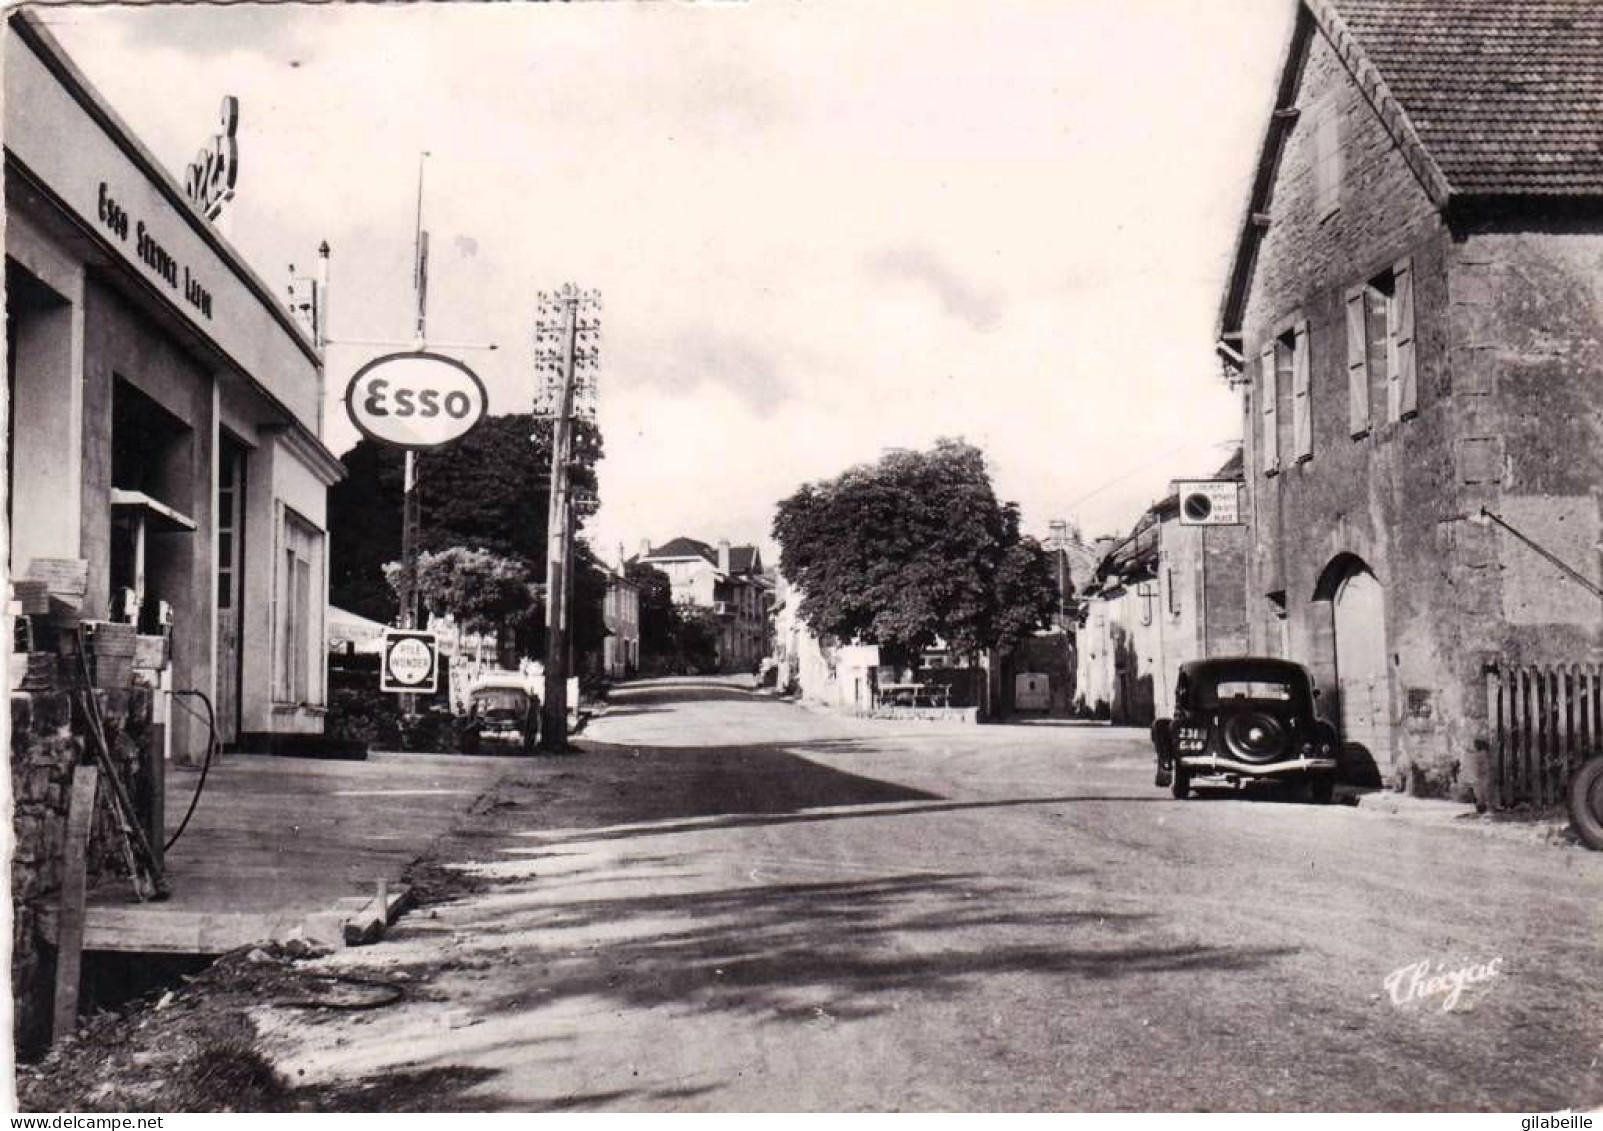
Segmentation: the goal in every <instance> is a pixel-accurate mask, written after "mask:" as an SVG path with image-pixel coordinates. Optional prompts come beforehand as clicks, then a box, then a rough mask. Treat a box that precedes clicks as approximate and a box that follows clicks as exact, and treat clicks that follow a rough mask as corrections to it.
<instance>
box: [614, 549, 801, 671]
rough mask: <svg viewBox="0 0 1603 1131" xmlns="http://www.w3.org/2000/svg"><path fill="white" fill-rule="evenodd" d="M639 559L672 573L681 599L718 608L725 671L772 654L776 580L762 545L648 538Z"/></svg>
mask: <svg viewBox="0 0 1603 1131" xmlns="http://www.w3.org/2000/svg"><path fill="white" fill-rule="evenodd" d="M634 561H635V562H636V563H639V564H642V565H648V566H651V567H653V568H655V569H658V570H661V571H662V572H663V573H664V574H666V575H667V577H668V581H669V584H670V585H671V586H672V589H673V599H674V602H675V603H676V604H680V605H688V606H692V607H695V608H699V609H705V610H708V611H709V612H711V613H712V614H713V616H714V617H715V618H716V620H717V624H718V667H719V670H720V671H725V672H747V671H752V670H754V669H755V668H756V666H757V664H758V662H759V661H760V660H761V659H762V658H763V657H764V656H765V655H767V654H768V645H769V636H770V628H769V612H770V609H771V607H772V603H773V589H774V584H773V581H772V579H771V578H769V577H768V576H767V575H766V574H765V573H764V571H763V561H762V554H761V552H760V551H759V550H758V549H757V547H756V546H731V545H730V544H729V542H728V541H726V540H725V541H720V542H719V543H718V545H717V546H716V548H715V547H713V546H710V545H708V544H707V543H705V542H699V541H697V540H696V539H694V538H683V537H680V538H675V539H673V540H671V541H669V542H666V543H664V544H663V545H661V546H657V547H655V548H653V547H652V545H651V544H650V543H649V542H645V543H642V544H641V547H640V553H639V555H638V556H636V557H635V559H634Z"/></svg>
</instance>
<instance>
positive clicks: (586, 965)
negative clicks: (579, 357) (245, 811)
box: [18, 683, 1603, 1112]
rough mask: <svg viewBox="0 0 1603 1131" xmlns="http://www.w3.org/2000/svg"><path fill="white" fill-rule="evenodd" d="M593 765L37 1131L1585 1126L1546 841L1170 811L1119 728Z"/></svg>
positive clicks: (698, 722) (543, 768)
mask: <svg viewBox="0 0 1603 1131" xmlns="http://www.w3.org/2000/svg"><path fill="white" fill-rule="evenodd" d="M584 747H585V749H584V752H583V753H582V754H581V755H579V756H577V757H573V758H537V759H530V760H518V761H515V762H510V763H509V765H508V770H509V775H508V776H507V777H506V778H504V779H503V780H502V781H501V782H500V783H498V784H497V785H496V786H495V787H494V788H493V789H491V790H489V791H488V792H486V793H484V794H483V795H481V796H480V797H479V798H478V799H477V801H476V802H475V803H474V804H473V805H472V807H471V809H470V810H469V811H468V812H467V813H466V814H464V818H463V820H462V821H460V822H459V824H458V826H457V828H456V829H455V831H454V832H452V833H450V834H449V835H447V836H445V837H443V838H441V839H440V840H439V841H437V842H435V844H434V845H433V846H431V849H430V851H429V852H428V854H427V855H426V857H425V858H424V859H423V860H421V861H419V862H418V863H417V864H415V865H414V866H413V868H412V870H411V873H410V876H409V878H410V880H411V881H412V883H413V886H414V891H415V892H416V894H417V895H418V897H419V901H420V902H419V906H418V907H417V908H415V909H414V910H413V911H411V912H410V913H409V914H408V915H406V916H405V917H404V918H403V919H402V920H401V921H400V922H399V923H397V924H396V926H395V928H393V929H392V931H391V933H390V937H389V938H387V939H386V940H385V941H384V942H382V943H380V944H379V945H376V946H372V947H363V948H353V949H348V950H345V951H341V952H338V953H337V954H334V955H330V956H327V957H318V956H315V955H297V954H293V953H289V952H287V951H284V950H280V949H274V950H267V949H260V950H256V949H252V950H245V951H241V952H236V953H234V954H231V955H228V956H226V957H225V958H224V959H223V960H222V961H220V962H219V963H217V964H216V965H215V966H214V967H212V968H211V969H209V970H207V971H206V972H205V973H203V974H201V975H199V976H197V977H195V978H193V979H191V980H188V981H186V982H183V983H182V984H181V985H179V986H178V987H176V988H174V989H173V990H171V996H166V993H165V992H163V993H158V994H155V995H152V996H151V997H149V998H147V999H145V1000H144V1001H142V1002H141V1003H138V1006H137V1007H136V1008H130V1009H127V1010H124V1011H122V1012H120V1013H119V1014H117V1015H115V1016H113V1015H104V1016H97V1017H95V1018H93V1019H91V1020H90V1021H89V1022H88V1023H87V1024H86V1026H85V1027H84V1030H83V1032H82V1033H81V1034H80V1036H79V1037H78V1038H77V1039H76V1040H75V1041H73V1042H70V1043H67V1044H64V1045H63V1046H62V1047H60V1048H59V1049H57V1050H56V1051H55V1052H53V1053H52V1054H51V1055H50V1056H49V1057H48V1058H47V1059H46V1060H45V1061H43V1062H41V1063H40V1064H38V1065H32V1066H24V1067H23V1068H22V1069H21V1071H20V1072H19V1081H18V1084H19V1092H20V1099H21V1104H22V1107H23V1108H24V1109H25V1110H36V1111H37V1110H51V1111H58V1110H72V1111H85V1112H89V1111H224V1110H241V1111H278V1110H283V1111H375V1112H387V1111H399V1112H405V1111H458V1110H513V1111H557V1110H576V1109H609V1110H611V1109H634V1110H647V1111H666V1110H712V1111H735V1110H741V1111H749V1110H887V1109H901V1110H1039V1109H1047V1110H1062V1109H1093V1110H1107V1109H1145V1110H1152V1109H1171V1110H1198V1109H1202V1110H1231V1109H1245V1110H1286V1109H1304V1110H1377V1109H1378V1110H1460V1109H1465V1108H1469V1109H1487V1110H1551V1109H1553V1108H1555V1107H1559V1106H1582V1107H1584V1106H1590V1105H1594V1104H1596V1103H1597V1102H1599V1100H1600V1099H1603V1075H1600V1070H1599V1060H1598V1056H1599V1052H1600V1050H1603V1028H1600V1027H1599V1024H1598V1021H1597V1018H1598V1017H1599V1013H1598V1010H1597V1006H1598V1001H1599V998H1598V992H1599V991H1598V986H1597V980H1596V978H1595V967H1596V957H1597V937H1598V935H1597V929H1598V924H1599V919H1598V914H1599V913H1598V908H1599V907H1600V906H1603V898H1600V893H1603V872H1600V870H1599V868H1600V865H1603V859H1600V858H1599V857H1598V856H1597V855H1596V854H1594V853H1589V852H1586V851H1584V850H1580V849H1576V848H1573V847H1567V846H1561V845H1560V844H1554V843H1543V841H1544V840H1546V838H1547V834H1546V833H1544V832H1542V831H1540V826H1539V825H1520V824H1517V823H1510V822H1504V821H1492V820H1485V819H1475V818H1473V814H1470V815H1468V818H1466V814H1464V813H1462V812H1460V811H1459V810H1460V809H1462V807H1454V806H1449V805H1443V804H1440V803H1435V804H1432V803H1425V802H1412V801H1410V800H1407V799H1399V800H1396V801H1394V802H1389V803H1381V802H1375V801H1372V800H1371V799H1364V800H1363V801H1362V803H1360V804H1355V805H1338V806H1327V807H1310V806H1306V805H1298V804H1286V803H1278V802H1276V801H1274V800H1272V799H1265V800H1261V801H1253V800H1248V799H1242V798H1234V797H1229V796H1215V797H1204V798H1200V799H1194V800H1192V801H1189V802H1175V801H1173V800H1172V799H1170V798H1169V797H1168V796H1167V794H1166V792H1165V791H1161V790H1156V789H1154V788H1153V787H1152V781H1151V769H1150V750H1149V748H1148V747H1147V746H1146V743H1145V738H1144V736H1142V735H1139V734H1135V733H1133V732H1132V733H1130V734H1124V733H1121V732H1119V731H1117V730H1116V729H1110V728H1074V727H1066V728H1046V727H1017V728H1009V727H979V728H975V727H968V728H946V729H943V728H940V727H923V726H909V725H897V724H871V723H867V722H859V721H855V720H846V719H841V718H839V717H838V716H830V715H822V714H819V713H815V712H811V711H804V710H801V709H799V708H797V707H795V706H792V705H789V704H783V703H778V702H774V701H772V700H765V699H762V698H761V697H757V696H753V695H750V694H749V693H746V692H744V691H741V690H738V689H735V688H733V687H729V688H725V687H722V686H718V685H713V684H711V683H708V684H707V685H705V686H704V685H702V684H696V685H694V686H691V685H674V684H666V683H658V684H655V685H652V684H646V685H643V686H640V687H631V688H630V689H629V690H628V691H627V692H620V693H619V694H618V695H617V696H616V697H615V702H614V706H613V708H612V709H610V710H609V712H608V716H607V717H606V718H604V719H602V720H599V725H597V726H596V727H595V728H593V729H592V730H591V731H590V732H589V733H588V734H587V736H586V740H585V743H584ZM1388 806H1389V807H1388ZM1538 892H1540V895H1539V896H1538V895H1536V894H1535V893H1538ZM1426 959H1429V960H1431V961H1432V962H1437V963H1447V964H1449V965H1453V964H1456V963H1463V962H1480V963H1485V962H1489V961H1493V960H1496V961H1497V962H1498V964H1499V970H1500V973H1499V975H1498V977H1497V978H1496V979H1495V980H1493V981H1491V982H1488V983H1487V984H1485V985H1483V986H1477V987H1474V988H1473V993H1466V995H1465V1000H1464V1001H1463V1002H1462V1003H1460V1004H1459V1005H1458V1006H1456V1007H1455V1008H1453V1009H1452V1010H1445V1009H1443V1008H1442V1007H1441V1006H1440V1005H1439V1004H1438V1003H1436V1002H1435V1001H1431V1002H1406V1003H1401V1004H1399V1003H1396V1002H1394V1001H1393V1000H1389V999H1388V998H1387V996H1386V995H1387V990H1386V988H1385V979H1386V978H1387V976H1388V973H1389V972H1394V971H1396V970H1398V969H1399V968H1401V967H1404V966H1405V965H1406V964H1408V963H1411V962H1417V961H1421V960H1426ZM1454 968H1456V966H1455V967H1454ZM1287 1050H1296V1056H1295V1071H1294V1072H1293V1070H1292V1061H1289V1060H1288V1058H1287Z"/></svg>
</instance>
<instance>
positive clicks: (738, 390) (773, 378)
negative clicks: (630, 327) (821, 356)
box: [609, 327, 793, 417]
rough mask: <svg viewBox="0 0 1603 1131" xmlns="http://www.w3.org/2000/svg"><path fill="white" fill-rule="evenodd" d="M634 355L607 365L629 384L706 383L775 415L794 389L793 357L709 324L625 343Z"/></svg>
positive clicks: (684, 388) (693, 386)
mask: <svg viewBox="0 0 1603 1131" xmlns="http://www.w3.org/2000/svg"><path fill="white" fill-rule="evenodd" d="M624 348H625V349H629V350H630V356H627V357H622V358H620V359H619V360H618V362H617V364H616V365H614V366H609V369H611V370H613V371H614V372H616V373H618V374H619V380H620V381H622V382H623V383H624V384H625V386H626V387H634V388H639V387H649V388H652V389H654V390H657V391H660V392H663V393H667V394H670V395H673V396H675V397H681V398H683V397H690V396H694V395H696V394H697V393H698V391H700V390H702V389H703V388H705V387H708V386H711V387H713V388H717V389H723V390H727V391H728V392H729V393H731V394H732V395H733V396H735V397H736V398H737V399H738V400H739V401H740V402H742V403H743V404H744V405H746V406H747V407H748V408H749V409H750V410H752V411H753V412H755V413H756V414H757V415H759V416H764V417H766V416H771V415H772V414H773V413H774V411H775V410H776V409H778V408H779V406H780V405H782V404H784V403H785V401H787V400H788V399H789V398H790V397H791V395H792V392H793V383H792V378H791V375H790V363H789V362H788V361H787V359H786V358H784V357H783V356H781V351H780V350H778V349H777V348H775V347H773V346H772V345H765V344H759V343H758V342H757V341H755V340H751V339H748V338H745V337H742V336H741V335H739V334H732V333H728V332H726V331H721V330H716V329H709V328H706V327H700V328H695V329H691V330H684V331H681V332H679V333H676V334H672V335H671V336H668V337H666V338H659V339H655V340H651V341H648V342H637V343H632V346H625V347H624Z"/></svg>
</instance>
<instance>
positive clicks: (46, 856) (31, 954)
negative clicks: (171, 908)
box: [11, 657, 154, 1052]
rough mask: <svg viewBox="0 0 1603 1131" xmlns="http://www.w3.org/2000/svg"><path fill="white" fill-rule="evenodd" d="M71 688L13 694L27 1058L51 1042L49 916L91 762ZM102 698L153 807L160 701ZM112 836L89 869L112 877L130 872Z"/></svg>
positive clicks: (20, 1016)
mask: <svg viewBox="0 0 1603 1131" xmlns="http://www.w3.org/2000/svg"><path fill="white" fill-rule="evenodd" d="M19 659H20V657H19ZM58 682H59V681H58ZM66 686H67V684H65V683H64V682H63V683H60V686H54V687H48V688H42V689H40V690H35V691H13V692H12V693H11V782H12V791H13V799H14V800H13V810H12V833H13V835H14V837H15V838H16V851H15V853H14V854H13V856H12V859H11V904H12V936H11V986H12V1001H13V1007H14V1010H15V1013H14V1018H15V1020H14V1025H13V1034H14V1036H15V1039H16V1045H17V1048H18V1050H19V1051H20V1052H32V1051H35V1050H37V1049H39V1048H40V1047H41V1046H42V1044H43V1043H44V1042H46V1041H48V1039H49V1035H50V1013H51V1002H52V997H53V990H54V979H55V958H54V948H53V943H52V940H50V939H47V938H45V937H44V932H43V929H42V927H41V917H42V914H43V913H44V911H45V910H46V909H47V908H50V907H52V906H54V904H55V903H56V900H57V899H58V898H59V896H60V891H61V883H62V859H63V852H64V848H65V839H66V828H67V808H68V805H69V800H70V797H71V793H72V778H73V773H74V769H75V767H76V766H77V765H79V764H80V763H81V762H82V761H83V760H84V759H85V757H86V756H87V750H86V747H85V739H84V737H83V731H82V727H81V724H78V723H77V722H76V720H75V713H76V712H75V707H74V703H73V696H72V695H71V693H70V692H68V691H67V690H65V687H66ZM95 694H96V696H97V698H98V700H99V703H100V710H101V714H102V717H103V718H104V720H105V724H106V731H107V735H106V738H107V741H108V742H109V744H110V745H111V749H112V753H113V757H114V758H115V759H116V760H117V762H118V764H119V766H120V768H121V770H122V773H123V780H124V781H125V782H126V783H127V784H128V786H129V789H130V790H131V791H132V793H133V794H134V799H135V804H136V805H139V804H141V803H142V802H144V801H146V800H147V799H148V793H149V790H150V789H151V788H153V785H154V783H151V782H149V781H147V780H145V777H144V775H143V774H142V773H141V772H140V770H141V762H142V751H143V750H144V749H145V747H146V746H147V744H148V743H149V742H150V741H151V729H150V728H151V700H152V696H151V693H150V692H149V691H147V690H144V689H127V690H107V691H97V692H96V693H95ZM104 831H105V830H104V828H103V826H102V825H101V824H100V823H97V825H96V829H95V832H96V838H95V839H94V840H93V841H92V842H91V844H90V849H89V859H90V869H91V872H93V873H99V874H105V875H110V874H111V873H113V872H116V871H119V870H120V869H121V867H122V865H121V856H120V853H119V852H118V851H117V849H116V846H115V845H114V844H112V843H110V842H109V841H108V840H107V839H106V838H105V836H104Z"/></svg>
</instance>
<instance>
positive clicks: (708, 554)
mask: <svg viewBox="0 0 1603 1131" xmlns="http://www.w3.org/2000/svg"><path fill="white" fill-rule="evenodd" d="M648 556H649V557H653V558H706V559H707V560H708V561H709V562H714V563H716V562H717V561H718V554H717V552H716V551H715V550H714V549H713V548H712V547H711V546H709V545H707V543H705V542H698V541H696V540H695V539H694V538H675V539H673V540H672V541H669V542H664V543H663V544H662V545H661V546H657V547H655V548H654V549H653V550H652V551H651V553H650V555H648Z"/></svg>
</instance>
